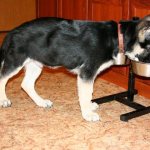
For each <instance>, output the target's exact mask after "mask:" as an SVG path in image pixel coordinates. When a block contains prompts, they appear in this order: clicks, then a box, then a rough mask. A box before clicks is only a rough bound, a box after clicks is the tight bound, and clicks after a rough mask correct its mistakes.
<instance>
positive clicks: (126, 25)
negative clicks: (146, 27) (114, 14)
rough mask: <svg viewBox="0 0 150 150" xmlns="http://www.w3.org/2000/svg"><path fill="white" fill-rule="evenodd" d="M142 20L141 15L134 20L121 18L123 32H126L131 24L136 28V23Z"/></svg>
mask: <svg viewBox="0 0 150 150" xmlns="http://www.w3.org/2000/svg"><path fill="white" fill-rule="evenodd" d="M139 21H140V19H139V17H133V18H132V20H121V21H120V22H119V24H121V33H122V34H124V33H125V32H126V31H127V29H128V28H129V26H130V27H131V28H132V27H133V28H135V25H136V24H137V23H138V22H139Z"/></svg>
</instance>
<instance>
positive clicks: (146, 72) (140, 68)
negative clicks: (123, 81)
mask: <svg viewBox="0 0 150 150" xmlns="http://www.w3.org/2000/svg"><path fill="white" fill-rule="evenodd" d="M131 63H132V68H133V72H134V73H135V74H137V75H139V76H143V77H150V63H144V62H139V61H134V60H132V61H131Z"/></svg>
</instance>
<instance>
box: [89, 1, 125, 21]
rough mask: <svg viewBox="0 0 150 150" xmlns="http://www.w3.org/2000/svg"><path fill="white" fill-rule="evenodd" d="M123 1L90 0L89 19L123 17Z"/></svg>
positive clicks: (116, 19) (116, 18)
mask: <svg viewBox="0 0 150 150" xmlns="http://www.w3.org/2000/svg"><path fill="white" fill-rule="evenodd" d="M122 10H123V3H122V1H120V0H109V1H106V0H89V11H88V13H89V19H91V20H96V21H99V20H115V21H119V20H120V19H122V18H123V13H122V12H123V11H122Z"/></svg>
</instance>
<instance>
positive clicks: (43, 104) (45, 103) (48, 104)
mask: <svg viewBox="0 0 150 150" xmlns="http://www.w3.org/2000/svg"><path fill="white" fill-rule="evenodd" d="M37 105H38V106H40V107H44V108H51V107H52V105H53V102H51V101H50V100H47V99H45V100H42V101H40V103H37Z"/></svg>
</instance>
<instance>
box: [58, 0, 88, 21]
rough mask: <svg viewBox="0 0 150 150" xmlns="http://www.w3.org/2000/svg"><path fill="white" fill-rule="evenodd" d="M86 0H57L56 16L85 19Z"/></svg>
mask: <svg viewBox="0 0 150 150" xmlns="http://www.w3.org/2000/svg"><path fill="white" fill-rule="evenodd" d="M87 6H88V0H57V16H58V17H62V18H67V19H82V20H85V19H87Z"/></svg>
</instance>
